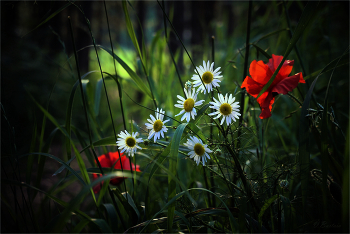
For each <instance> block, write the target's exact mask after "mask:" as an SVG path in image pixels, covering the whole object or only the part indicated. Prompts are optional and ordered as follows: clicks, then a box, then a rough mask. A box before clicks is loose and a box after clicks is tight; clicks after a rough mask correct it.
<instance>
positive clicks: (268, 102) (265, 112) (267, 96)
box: [257, 92, 275, 119]
mask: <svg viewBox="0 0 350 234" xmlns="http://www.w3.org/2000/svg"><path fill="white" fill-rule="evenodd" d="M257 101H258V103H259V105H260V108H261V113H260V115H259V118H260V119H266V118H269V117H270V116H271V110H272V104H273V103H274V102H275V98H274V97H273V96H272V93H271V92H265V93H263V94H262V95H261V96H260V97H259V98H258V99H257Z"/></svg>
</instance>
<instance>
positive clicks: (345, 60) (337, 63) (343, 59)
mask: <svg viewBox="0 0 350 234" xmlns="http://www.w3.org/2000/svg"><path fill="white" fill-rule="evenodd" d="M348 64H349V52H347V53H346V54H345V55H341V56H339V57H338V58H336V59H334V60H332V62H330V63H329V64H327V66H326V67H324V68H323V69H320V70H318V71H315V72H313V73H311V74H310V75H308V76H306V77H304V80H307V79H312V78H314V77H317V76H320V75H322V74H324V73H326V72H329V71H332V70H333V69H334V68H337V67H341V66H344V65H348Z"/></svg>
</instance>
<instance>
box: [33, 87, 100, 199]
mask: <svg viewBox="0 0 350 234" xmlns="http://www.w3.org/2000/svg"><path fill="white" fill-rule="evenodd" d="M28 95H29V96H30V98H32V100H33V101H34V103H35V104H36V105H37V106H38V107H39V109H40V110H41V111H42V112H43V113H44V115H45V116H46V117H47V118H48V119H49V120H50V121H51V122H52V123H53V124H54V125H56V127H57V128H58V129H60V130H61V132H62V133H63V134H64V135H65V136H66V137H68V138H70V136H69V134H68V133H67V131H66V130H65V129H64V128H62V127H61V126H60V125H59V124H58V122H57V121H56V119H55V118H54V117H53V116H52V115H51V114H50V113H49V112H47V111H46V110H45V109H44V108H43V107H42V106H41V105H40V104H39V103H37V102H36V101H35V99H34V98H33V97H32V96H31V95H30V94H28ZM72 143H73V142H72ZM72 147H73V150H74V153H75V155H76V157H77V161H78V165H79V168H80V170H81V171H82V174H83V178H84V180H85V182H86V183H87V184H89V183H90V178H89V175H88V173H87V171H86V167H85V163H84V161H83V159H82V158H81V155H80V153H79V151H78V150H77V148H76V147H75V145H74V144H72ZM61 161H62V160H61ZM62 162H63V161H62ZM63 163H64V162H63ZM63 163H62V164H63ZM91 194H92V197H93V198H94V200H95V201H96V198H95V194H94V192H93V190H92V189H91Z"/></svg>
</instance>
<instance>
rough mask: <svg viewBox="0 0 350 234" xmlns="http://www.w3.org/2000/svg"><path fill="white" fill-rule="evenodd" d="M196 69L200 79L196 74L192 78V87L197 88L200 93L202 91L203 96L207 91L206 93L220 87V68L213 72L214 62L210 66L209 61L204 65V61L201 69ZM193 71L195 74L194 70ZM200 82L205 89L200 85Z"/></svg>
mask: <svg viewBox="0 0 350 234" xmlns="http://www.w3.org/2000/svg"><path fill="white" fill-rule="evenodd" d="M196 68H197V70H198V72H199V75H200V76H201V77H199V76H198V74H197V73H196V74H194V75H193V76H192V79H193V80H194V81H193V84H194V87H197V86H199V88H198V91H201V92H203V91H204V94H205V93H206V90H208V93H209V92H211V91H212V90H213V88H214V87H220V85H219V82H221V79H222V76H220V73H221V71H219V70H220V67H218V68H216V69H215V70H213V69H214V62H213V63H212V64H211V65H210V64H209V60H208V62H207V64H205V61H203V67H202V66H199V67H196ZM194 71H195V72H196V70H194ZM202 80H203V83H204V85H205V87H204V85H203V83H202Z"/></svg>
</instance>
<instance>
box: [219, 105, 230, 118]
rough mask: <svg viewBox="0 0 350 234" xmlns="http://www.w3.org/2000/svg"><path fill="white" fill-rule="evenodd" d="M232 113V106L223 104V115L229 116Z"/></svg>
mask: <svg viewBox="0 0 350 234" xmlns="http://www.w3.org/2000/svg"><path fill="white" fill-rule="evenodd" d="M231 112H232V107H231V105H230V104H228V103H223V104H221V106H220V113H221V114H222V115H229V114H231Z"/></svg>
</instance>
